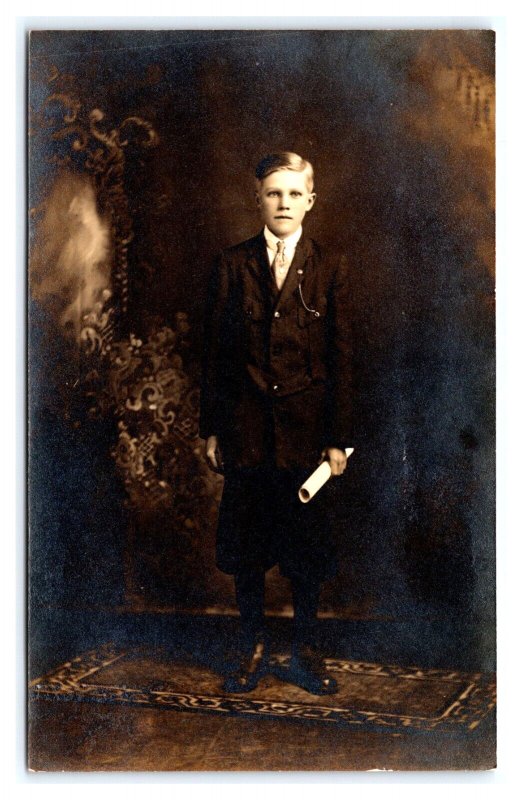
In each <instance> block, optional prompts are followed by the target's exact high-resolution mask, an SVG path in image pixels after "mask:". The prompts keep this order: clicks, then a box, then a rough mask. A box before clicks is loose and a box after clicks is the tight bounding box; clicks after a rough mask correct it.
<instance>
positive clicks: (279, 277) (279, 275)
mask: <svg viewBox="0 0 522 800" xmlns="http://www.w3.org/2000/svg"><path fill="white" fill-rule="evenodd" d="M288 267H289V264H288V261H287V260H286V259H285V243H284V242H281V241H279V242H278V243H277V253H276V255H275V258H274V262H273V264H272V269H273V272H274V278H275V281H276V284H277V288H278V289H279V291H281V288H282V286H283V283H284V282H285V278H286V275H287V273H288Z"/></svg>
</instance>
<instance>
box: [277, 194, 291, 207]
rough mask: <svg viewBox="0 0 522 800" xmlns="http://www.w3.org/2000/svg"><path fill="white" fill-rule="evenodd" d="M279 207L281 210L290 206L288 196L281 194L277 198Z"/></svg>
mask: <svg viewBox="0 0 522 800" xmlns="http://www.w3.org/2000/svg"><path fill="white" fill-rule="evenodd" d="M279 208H280V209H281V210H283V209H285V208H290V201H289V198H288V197H284V196H283V195H281V197H280V198H279Z"/></svg>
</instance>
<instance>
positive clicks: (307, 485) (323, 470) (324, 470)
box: [299, 447, 353, 503]
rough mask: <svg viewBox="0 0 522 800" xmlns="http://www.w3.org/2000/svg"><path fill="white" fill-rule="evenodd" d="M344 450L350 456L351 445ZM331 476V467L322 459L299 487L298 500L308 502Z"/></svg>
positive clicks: (351, 451)
mask: <svg viewBox="0 0 522 800" xmlns="http://www.w3.org/2000/svg"><path fill="white" fill-rule="evenodd" d="M344 452H345V453H346V457H347V458H350V456H351V455H352V453H353V447H347V448H346V450H345V451H344ZM331 476H332V468H331V467H330V464H329V463H328V461H323V462H322V463H321V464H319V466H318V467H317V469H316V470H315V471H314V472H312V474H311V475H310V477H309V478H308V479H307V480H306V481H305V482H304V483H303V485H302V486H301V488H300V489H299V500H300V501H301V502H302V503H309V502H310V500H311V499H312V497H313V496H314V495H315V494H317V492H318V491H319V489H320V488H321V487H322V486H324V485H325V483H326V481H327V480H328V479H329V478H331Z"/></svg>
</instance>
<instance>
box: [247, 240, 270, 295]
mask: <svg viewBox="0 0 522 800" xmlns="http://www.w3.org/2000/svg"><path fill="white" fill-rule="evenodd" d="M247 269H248V270H249V272H250V274H251V276H252V277H253V278H254V279H255V280H256V282H257V283H258V284H259V286H260V288H261V290H262V293H263V295H264V296H266V293H268V294H269V295H271V296H272V299H273V301H274V302H275V300H276V296H277V286H276V285H275V281H274V278H273V275H272V270H271V269H270V262H269V260H268V255H267V252H266V242H265V237H264V235H263V231H261V233H260V234H259V235H258V236H256V237H255V238H254V239H253V240H252V247H251V252H250V257H249V259H248V261H247Z"/></svg>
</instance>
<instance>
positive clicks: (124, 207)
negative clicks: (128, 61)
mask: <svg viewBox="0 0 522 800" xmlns="http://www.w3.org/2000/svg"><path fill="white" fill-rule="evenodd" d="M60 82H61V81H60V74H59V72H58V70H57V69H56V68H55V67H53V68H52V69H51V73H50V77H49V83H50V84H52V85H53V88H55V91H53V92H51V94H49V95H48V96H47V97H46V98H45V100H44V101H43V104H42V108H41V109H40V110H39V112H38V113H37V114H36V116H35V120H36V121H37V123H38V124H39V125H40V126H41V127H43V128H45V129H52V133H51V138H52V140H54V141H55V142H61V143H62V144H63V143H69V150H68V151H65V152H59V153H55V154H53V156H52V157H51V159H50V160H52V161H53V162H54V163H56V164H58V165H61V166H64V165H66V166H68V167H71V165H74V163H78V162H79V163H80V165H81V166H82V167H83V168H84V169H86V170H87V171H88V172H90V173H91V174H92V175H93V177H94V180H95V184H96V194H97V200H98V203H99V205H100V208H101V209H102V212H103V213H104V214H107V215H108V217H109V219H110V225H111V234H112V235H111V239H112V242H113V246H114V257H113V270H112V293H113V298H112V305H113V308H114V309H115V313H116V314H117V316H123V315H125V313H126V311H127V307H128V294H129V290H128V246H129V244H130V242H131V241H132V238H133V225H132V216H131V214H130V210H129V202H128V199H127V196H126V193H125V185H124V173H125V167H126V149H127V148H128V147H129V145H131V144H132V145H134V146H135V147H142V148H150V147H154V146H155V145H156V144H157V143H158V141H159V139H158V135H157V133H156V131H155V130H154V128H153V126H152V125H151V123H150V122H148V121H147V120H145V119H142V118H141V117H138V116H135V115H131V116H127V117H125V118H124V119H123V120H122V121H121V122H120V123H119V124H117V125H113V126H112V127H111V126H109V127H108V128H107V127H104V126H103V124H102V123H106V122H107V115H106V114H105V112H104V111H103V110H102V109H100V108H94V109H91V110H90V111H86V110H85V108H84V103H83V102H82V101H81V100H80V98H79V97H78V95H77V94H75V92H74V91H73V89H71V88H70V87H69V86H66V87H65V88H63V89H62V88H61V87H60ZM85 340H86V341H89V334H85Z"/></svg>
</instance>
